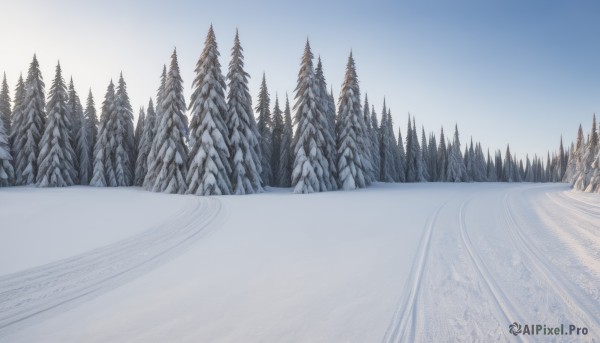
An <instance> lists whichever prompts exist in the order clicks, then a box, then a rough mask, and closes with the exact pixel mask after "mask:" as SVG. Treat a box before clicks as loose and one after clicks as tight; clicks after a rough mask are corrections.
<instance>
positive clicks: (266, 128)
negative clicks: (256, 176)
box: [255, 73, 273, 186]
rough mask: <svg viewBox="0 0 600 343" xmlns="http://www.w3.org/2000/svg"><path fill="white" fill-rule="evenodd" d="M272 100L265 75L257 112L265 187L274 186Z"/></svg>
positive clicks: (262, 174) (262, 175) (262, 176)
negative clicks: (272, 167) (272, 166)
mask: <svg viewBox="0 0 600 343" xmlns="http://www.w3.org/2000/svg"><path fill="white" fill-rule="evenodd" d="M270 104H271V99H270V97H269V91H268V89H267V78H266V76H265V74H264V73H263V78H262V83H261V84H260V91H259V93H258V104H256V109H255V110H256V112H257V116H258V120H257V123H256V126H257V129H258V142H259V145H260V159H261V163H260V165H261V173H260V176H261V179H262V181H263V183H264V184H265V185H268V186H271V185H272V184H273V175H272V169H271V156H272V151H271V150H272V147H273V146H272V137H271V136H272V134H273V132H272V126H273V123H272V122H271V121H272V119H271V109H270V106H271V105H270Z"/></svg>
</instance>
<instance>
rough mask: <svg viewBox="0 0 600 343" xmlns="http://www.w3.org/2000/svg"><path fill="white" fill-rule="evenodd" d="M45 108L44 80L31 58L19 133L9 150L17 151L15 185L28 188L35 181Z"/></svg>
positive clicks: (38, 67)
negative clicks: (11, 148)
mask: <svg viewBox="0 0 600 343" xmlns="http://www.w3.org/2000/svg"><path fill="white" fill-rule="evenodd" d="M45 107H46V100H45V94H44V81H43V79H42V73H41V72H40V66H39V63H38V60H37V58H36V56H35V55H33V61H32V62H31V64H30V65H29V71H28V73H27V80H26V81H25V98H24V100H23V118H22V122H21V125H20V126H21V127H20V128H19V131H18V132H15V140H14V143H15V146H14V147H13V149H14V150H15V151H16V152H17V154H16V159H15V176H16V184H17V185H31V184H34V183H35V182H36V179H35V177H36V175H37V174H38V164H37V161H38V155H39V144H40V138H41V137H42V133H43V131H44V127H45V125H46V113H45V111H44V108H45Z"/></svg>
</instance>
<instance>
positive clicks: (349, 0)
mask: <svg viewBox="0 0 600 343" xmlns="http://www.w3.org/2000/svg"><path fill="white" fill-rule="evenodd" d="M2 2H4V4H2V5H1V7H2V11H1V12H0V72H1V71H5V72H6V76H7V80H8V82H9V86H10V89H11V92H12V91H14V86H15V84H16V82H17V79H18V76H19V73H21V72H22V73H24V74H25V73H26V72H27V68H28V66H29V63H30V62H31V59H32V57H33V54H34V53H35V54H37V57H38V60H39V62H40V66H41V70H42V74H43V76H44V80H45V82H46V85H47V87H48V88H49V85H50V83H51V81H52V78H53V77H54V69H55V66H56V63H57V62H58V61H59V60H60V63H61V67H62V68H63V73H64V77H65V78H66V79H67V80H68V78H69V77H71V76H72V77H73V81H74V83H75V87H76V90H77V91H78V93H79V95H80V97H81V98H82V101H85V98H86V97H87V92H88V90H89V89H91V90H92V92H93V94H94V97H95V100H96V107H97V108H100V104H101V102H102V99H103V97H104V93H105V92H106V87H107V86H108V83H109V82H110V80H111V79H113V80H115V81H116V80H117V79H118V77H119V73H121V72H122V73H123V76H124V78H125V81H126V82H127V86H128V91H129V95H130V98H131V102H132V106H133V107H134V112H135V115H136V117H137V113H138V111H139V108H140V107H141V106H146V105H147V103H148V100H149V98H150V97H155V94H156V89H157V88H158V86H159V76H160V73H161V71H162V66H163V64H168V62H169V58H170V56H171V53H172V51H173V49H174V48H177V53H178V56H179V66H180V69H181V73H182V77H183V80H184V87H185V96H186V100H187V101H188V102H189V97H190V95H191V92H192V89H191V87H192V81H193V79H194V76H195V75H194V68H195V65H196V62H197V60H198V57H199V56H200V53H201V52H202V49H203V45H204V40H205V37H206V33H207V31H208V28H209V27H210V25H211V24H212V25H213V27H214V30H215V34H216V37H217V42H218V45H219V51H220V53H221V59H220V62H221V66H222V72H223V74H224V75H225V74H226V73H227V66H228V64H229V60H230V50H231V47H232V45H233V38H234V34H235V30H236V29H239V34H240V40H241V43H242V46H243V48H244V53H245V66H246V71H247V72H248V73H249V74H250V76H251V79H250V84H249V87H250V93H251V94H252V96H253V98H254V99H256V98H257V95H258V89H259V86H260V82H261V79H262V74H263V73H265V75H266V79H267V85H268V89H269V92H270V94H271V99H272V102H271V105H273V103H274V100H275V96H276V95H278V96H279V98H280V101H282V102H284V99H283V98H285V95H286V93H287V94H289V97H290V102H291V103H292V104H293V96H294V93H293V92H294V88H295V86H296V81H297V74H298V69H299V65H300V58H301V56H302V52H303V49H304V44H305V41H306V39H309V41H310V44H311V47H312V51H313V53H314V55H315V57H317V56H320V57H321V59H322V61H323V67H324V71H325V77H326V79H327V82H328V86H329V87H332V88H333V92H334V95H335V97H336V98H337V96H338V95H339V90H340V88H341V83H342V81H343V77H344V72H345V66H346V62H347V59H348V55H349V53H350V51H352V53H353V56H354V58H355V61H356V67H357V73H358V78H359V81H360V87H361V96H363V97H364V94H365V93H367V94H368V97H369V102H370V103H371V104H373V105H374V106H375V109H376V110H377V112H378V113H379V112H380V111H381V108H382V104H383V100H384V98H385V100H386V102H387V105H388V107H389V108H390V109H391V111H392V116H393V119H394V125H395V127H396V132H397V128H398V126H400V128H401V130H402V133H403V137H406V134H405V133H406V124H407V118H408V114H409V113H410V114H411V115H413V116H415V118H416V123H417V127H418V130H419V131H420V130H421V126H424V127H425V130H426V132H430V131H433V132H435V133H436V136H438V138H439V131H440V127H442V126H443V127H444V129H445V133H447V134H452V131H453V128H454V125H455V124H458V128H459V131H460V134H461V141H462V143H463V148H464V144H465V143H467V142H468V140H469V139H470V138H471V137H472V138H473V140H474V141H480V142H481V143H482V146H483V147H484V149H486V148H490V149H491V150H492V151H494V150H496V149H501V150H502V151H503V152H504V150H505V149H506V145H507V144H508V143H510V146H511V151H512V152H513V153H516V154H517V157H524V155H525V154H529V155H530V156H532V155H533V154H538V155H542V156H546V152H547V151H548V150H551V151H554V150H556V149H557V148H558V143H559V140H560V137H561V135H563V137H564V139H565V143H566V144H567V143H570V142H571V141H573V140H574V138H575V136H576V132H577V127H578V125H579V123H582V124H583V127H584V129H585V130H588V131H589V129H590V128H591V118H592V114H593V113H595V112H599V113H600V78H599V76H600V39H599V35H598V34H599V33H600V20H598V19H599V15H600V3H599V2H595V1H585V0H582V1H535V0H531V1H523V0H503V1H483V0H482V1H468V0H455V1H442V0H440V1H432V0H423V1H398V0H396V1H387V0H385V1H377V0H373V1H355V0H345V1H338V0H333V1H323V0H321V1H315V0H304V1H274V0H273V1H261V0H255V1H228V0H221V1H197V0H196V1H192V0H190V1H177V0H171V1H131V0H102V1H97V0H90V1H80V0H53V1H45V0H29V1H28V0H20V1H9V0H2ZM253 105H255V104H253Z"/></svg>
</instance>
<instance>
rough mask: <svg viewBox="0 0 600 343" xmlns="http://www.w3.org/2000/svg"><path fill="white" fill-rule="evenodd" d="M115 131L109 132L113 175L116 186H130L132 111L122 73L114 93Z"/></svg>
mask: <svg viewBox="0 0 600 343" xmlns="http://www.w3.org/2000/svg"><path fill="white" fill-rule="evenodd" d="M115 106H116V118H115V131H112V132H110V136H111V143H112V144H111V147H112V149H113V154H114V155H113V156H114V166H115V174H116V177H117V185H118V186H131V185H132V184H133V172H134V163H135V159H134V157H135V156H134V155H135V145H134V139H135V138H134V136H135V134H134V128H133V110H132V109H131V104H130V103H129V95H127V85H126V84H125V80H124V79H123V73H121V75H120V76H119V84H118V86H117V90H116V93H115Z"/></svg>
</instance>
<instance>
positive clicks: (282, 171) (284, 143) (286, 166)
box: [278, 94, 294, 187]
mask: <svg viewBox="0 0 600 343" xmlns="http://www.w3.org/2000/svg"><path fill="white" fill-rule="evenodd" d="M283 113H284V115H283V133H282V135H281V149H280V154H279V173H278V175H279V184H278V185H279V186H280V187H290V186H291V185H292V167H293V165H292V163H293V162H294V161H293V155H292V141H293V139H294V137H293V136H294V131H293V129H292V112H291V110H290V102H289V100H288V97H287V94H286V96H285V109H284V111H283Z"/></svg>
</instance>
